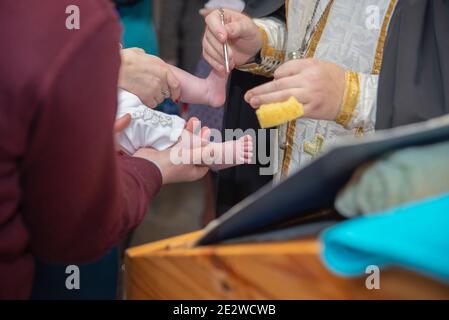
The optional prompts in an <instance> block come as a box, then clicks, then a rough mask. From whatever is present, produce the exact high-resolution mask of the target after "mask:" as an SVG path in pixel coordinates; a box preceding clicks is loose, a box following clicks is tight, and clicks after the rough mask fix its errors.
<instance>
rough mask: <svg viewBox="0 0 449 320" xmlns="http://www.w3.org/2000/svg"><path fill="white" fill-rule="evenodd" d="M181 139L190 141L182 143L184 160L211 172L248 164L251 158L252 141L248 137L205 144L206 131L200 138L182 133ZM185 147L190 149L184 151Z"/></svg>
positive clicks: (188, 133)
mask: <svg viewBox="0 0 449 320" xmlns="http://www.w3.org/2000/svg"><path fill="white" fill-rule="evenodd" d="M203 129H204V128H203ZM183 137H186V138H185V139H186V140H189V141H190V143H188V144H186V142H183V143H182V144H183V148H184V150H183V152H186V153H185V154H184V159H185V160H187V159H186V158H188V160H189V161H191V162H192V163H194V164H198V165H205V166H208V167H210V168H211V169H213V170H223V169H226V168H230V167H234V166H238V165H241V164H245V163H250V162H251V159H252V156H253V141H252V137H251V136H250V135H246V136H243V137H241V138H239V139H238V140H232V141H226V142H223V143H216V142H209V143H205V141H206V140H207V130H203V131H202V133H201V135H200V136H192V134H191V133H190V132H184V133H183ZM199 145H201V146H199ZM186 146H188V147H190V148H187V149H186ZM192 146H193V148H192Z"/></svg>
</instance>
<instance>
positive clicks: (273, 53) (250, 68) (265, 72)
mask: <svg viewBox="0 0 449 320" xmlns="http://www.w3.org/2000/svg"><path fill="white" fill-rule="evenodd" d="M259 30H260V33H261V35H262V49H261V51H260V55H261V58H262V62H261V63H260V64H257V63H248V64H245V65H243V66H240V67H239V68H238V69H239V70H240V71H244V72H250V73H253V74H257V75H261V76H265V77H273V72H274V70H275V69H276V68H277V67H278V66H279V65H280V64H281V63H282V62H283V61H284V59H285V52H284V51H282V50H277V49H275V48H273V47H271V46H270V44H269V41H268V35H267V32H266V31H265V29H264V28H262V27H259Z"/></svg>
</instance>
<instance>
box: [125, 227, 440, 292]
mask: <svg viewBox="0 0 449 320" xmlns="http://www.w3.org/2000/svg"><path fill="white" fill-rule="evenodd" d="M200 235H201V232H197V233H192V234H187V235H183V236H179V237H175V238H172V239H168V240H163V241H159V242H155V243H151V244H148V245H143V246H140V247H136V248H131V249H129V250H128V251H127V255H126V266H125V268H126V297H127V299H449V286H446V285H444V284H441V283H439V282H437V281H434V280H432V279H430V278H426V277H423V276H420V275H417V274H414V273H412V272H409V271H404V270H400V269H391V270H385V271H382V272H381V277H380V287H381V288H380V289H379V290H375V289H374V290H368V289H367V288H366V286H365V280H366V279H365V278H358V279H352V278H350V279H348V278H342V277H338V276H336V275H334V274H332V273H330V272H329V271H328V270H327V269H326V268H325V267H324V266H323V265H322V263H321V261H320V258H319V253H320V244H319V242H318V241H317V240H315V239H306V240H297V241H286V242H272V243H271V242H270V243H263V244H233V245H217V246H207V247H198V248H191V244H192V242H193V241H194V240H195V239H197V238H198V237H199V236H200Z"/></svg>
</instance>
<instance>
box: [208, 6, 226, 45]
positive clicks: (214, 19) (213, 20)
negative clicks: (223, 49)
mask: <svg viewBox="0 0 449 320" xmlns="http://www.w3.org/2000/svg"><path fill="white" fill-rule="evenodd" d="M226 12H228V11H227V10H226ZM226 16H227V15H226ZM205 22H206V26H207V30H209V31H210V32H211V34H212V35H213V36H214V37H215V38H216V39H217V40H218V41H219V42H220V43H221V44H223V43H225V42H226V40H227V38H228V34H227V31H226V28H225V26H224V25H223V24H222V22H221V16H220V11H219V10H214V11H213V12H211V13H209V14H208V15H207V16H206V19H205Z"/></svg>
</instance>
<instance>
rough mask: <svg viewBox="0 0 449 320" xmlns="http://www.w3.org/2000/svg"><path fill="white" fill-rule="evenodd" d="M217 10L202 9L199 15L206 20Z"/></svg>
mask: <svg viewBox="0 0 449 320" xmlns="http://www.w3.org/2000/svg"><path fill="white" fill-rule="evenodd" d="M214 10H215V9H213V8H202V9H200V10H199V14H200V15H201V16H203V17H204V18H205V17H207V16H208V15H209V14H210V13H212V12H213V11H214Z"/></svg>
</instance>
